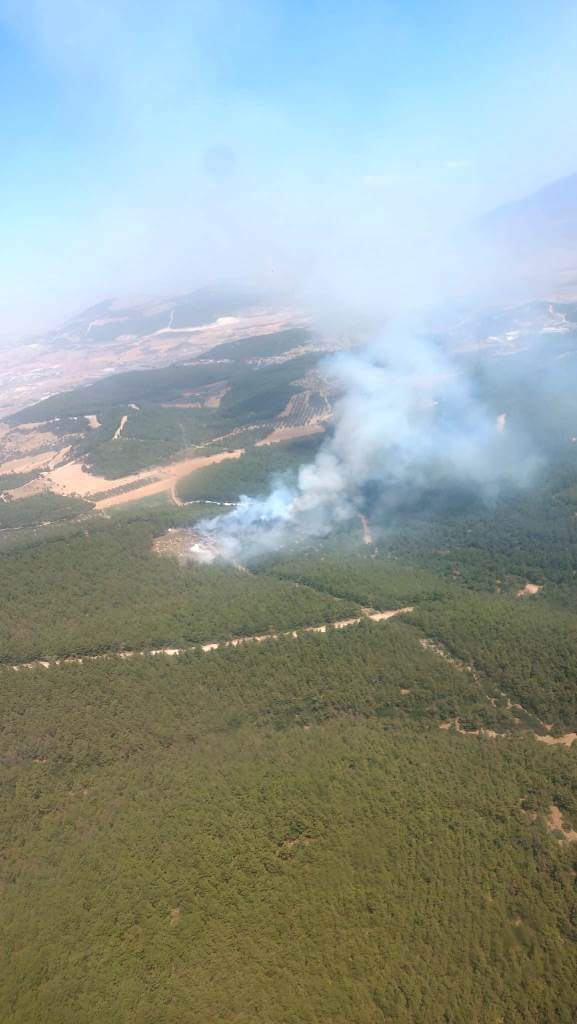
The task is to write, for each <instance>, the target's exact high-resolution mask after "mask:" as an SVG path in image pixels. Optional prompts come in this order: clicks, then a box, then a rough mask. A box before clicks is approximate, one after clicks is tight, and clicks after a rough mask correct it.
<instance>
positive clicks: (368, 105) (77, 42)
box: [0, 0, 577, 334]
mask: <svg viewBox="0 0 577 1024" xmlns="http://www.w3.org/2000/svg"><path fill="white" fill-rule="evenodd" d="M576 50H577V5H576V4H575V3H574V0H570V2H565V0H549V2H545V0H543V2H532V0H498V2H497V0H485V3H483V4H467V3H463V0H397V2H391V3H387V2H386V0H381V2H367V0H357V2H356V3H353V2H343V0H324V2H320V0H318V2H315V0H309V2H304V0H282V2H281V0H262V2H258V0H256V2H252V0H245V2H240V0H239V2H237V0H203V2H201V3H197V2H195V0H162V2H159V0H26V2H23V0H15V2H12V0H0V82H1V96H2V106H3V118H2V141H3V147H2V160H1V161H0V187H1V195H2V228H3V236H2V237H3V247H2V257H1V266H0V273H1V275H2V285H3V287H2V300H1V302H0V333H2V334H5V333H6V330H10V331H12V330H15V331H17V330H18V329H19V328H22V329H23V330H24V329H28V328H29V327H30V326H37V325H39V324H42V323H45V322H48V323H50V322H51V319H54V318H58V317H60V316H62V315H67V314H68V313H70V312H72V311H73V310H74V309H75V308H76V307H78V306H81V305H82V304H83V303H88V302H91V301H96V300H98V299H99V298H102V297H106V296H107V295H110V294H123V293H126V292H131V293H149V292H150V291H162V290H171V289H174V290H179V289H184V288H188V287H195V286H199V285H201V284H203V283H205V282H206V281H207V280H218V279H219V278H220V277H221V276H222V277H224V278H227V279H230V278H234V277H235V276H237V274H238V275H239V276H240V277H241V278H244V280H245V281H249V282H250V281H251V280H253V279H255V280H257V281H258V283H261V282H262V281H271V282H277V283H279V284H281V285H282V284H284V281H285V280H289V281H290V280H291V279H293V278H294V279H295V280H297V281H298V280H300V279H302V278H303V277H305V278H306V277H307V275H310V276H311V277H312V278H314V277H315V275H318V276H319V277H321V278H322V277H323V275H324V277H325V278H326V279H328V278H330V277H331V276H332V275H333V274H334V277H335V280H336V279H339V280H343V279H346V275H347V274H353V275H354V268H355V267H357V274H358V281H359V282H360V281H361V280H364V279H365V278H366V273H368V270H367V268H368V267H369V266H373V267H374V266H377V265H380V266H381V267H382V266H384V265H385V263H386V260H387V259H388V258H390V255H391V247H392V240H394V248H395V250H396V249H398V247H399V245H401V248H402V250H403V254H404V256H407V255H408V256H409V258H410V254H411V252H412V248H413V247H416V248H418V246H419V239H420V237H421V234H422V233H423V231H424V232H425V234H427V232H429V234H434V233H435V232H436V231H437V230H438V226H439V224H441V223H442V224H447V223H457V222H459V221H460V220H463V219H465V220H466V219H467V218H468V217H470V216H475V215H477V214H478V213H479V212H481V211H483V210H485V209H488V208H490V207H491V206H493V205H495V204H498V203H500V202H502V201H506V200H509V199H511V198H516V197H519V196H522V195H523V194H526V193H528V192H531V191H532V190H533V189H535V188H537V187H539V186H540V185H542V184H544V183H545V182H547V181H549V180H553V179H555V178H557V177H560V176H562V175H564V174H569V173H571V172H573V171H575V170H576V169H577V131H576V128H577V102H576V100H577V53H576ZM387 239H388V242H386V240H387ZM401 239H402V242H401ZM387 246H388V248H387ZM383 261H384V262H383ZM320 268H322V272H321V269H320ZM359 268H360V269H359Z"/></svg>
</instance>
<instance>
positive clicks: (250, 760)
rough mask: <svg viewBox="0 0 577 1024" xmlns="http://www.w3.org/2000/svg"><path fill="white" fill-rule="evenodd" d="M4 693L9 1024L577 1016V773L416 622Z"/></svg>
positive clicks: (20, 678)
mask: <svg viewBox="0 0 577 1024" xmlns="http://www.w3.org/2000/svg"><path fill="white" fill-rule="evenodd" d="M0 677H1V685H2V692H3V695H4V714H3V717H2V723H1V726H0V729H1V732H0V735H1V740H2V751H3V756H2V773H3V781H4V785H3V787H2V790H1V791H0V794H1V795H0V800H2V802H3V806H2V818H3V822H4V823H5V824H4V827H3V830H2V836H1V839H0V842H1V845H2V861H1V863H2V867H1V869H0V871H1V875H2V883H3V910H2V917H3V943H2V949H1V951H0V962H1V964H2V966H1V968H0V973H1V976H2V978H3V985H2V987H1V989H0V1016H1V1018H2V1020H3V1021H7V1022H10V1024H28V1022H29V1021H31V1020H43V1021H45V1022H46V1024H52V1022H54V1024H92V1022H96V1021H102V1020H107V1021H111V1022H116V1021H117V1022H128V1021H131V1022H132V1021H138V1022H141V1024H154V1022H158V1021H162V1022H163V1024H164V1022H166V1024H171V1022H174V1024H177V1022H180V1021H182V1020H191V1021H194V1020H198V1021H199V1022H200V1021H207V1020H214V1021H217V1020H218V1021H222V1022H231V1024H233V1022H234V1024H238V1022H242V1024H254V1022H256V1021H262V1022H263V1024H264V1022H267V1024H269V1022H271V1021H274V1022H279V1024H285V1022H286V1024H296V1022H299V1024H301V1022H302V1024H318V1022H319V1021H326V1022H327V1024H328V1022H331V1024H350V1021H351V1020H354V1021H355V1022H358V1024H377V1022H381V1021H383V1020H386V1019H390V1020H394V1021H399V1022H402V1024H413V1022H414V1021H416V1020H422V1021H427V1022H431V1024H445V1022H446V1021H451V1022H454V1024H468V1022H470V1021H471V1020H474V1021H475V1022H479V1024H498V1022H499V1021H503V1020H507V1021H508V1022H512V1024H527V1022H534V1024H537V1022H542V1021H545V1020H546V1021H549V1020H551V1021H552V1020H556V1021H560V1022H564V1024H571V1022H572V1021H573V1020H574V1019H575V1015H576V1013H577V996H576V990H575V986H574V979H575V972H576V970H577V953H576V950H577V942H576V939H577V933H576V931H575V920H576V911H577V906H576V900H575V870H576V869H577V854H576V844H572V843H570V842H567V841H566V840H564V838H563V835H562V834H561V833H559V832H552V831H551V830H550V827H549V826H548V816H549V813H550V807H551V806H555V807H557V808H559V809H560V811H561V812H562V814H563V816H564V821H565V823H566V825H567V827H569V825H571V826H572V827H573V828H575V827H576V826H577V804H576V801H575V782H576V772H577V764H576V761H575V754H574V752H573V751H571V750H567V749H564V748H561V749H558V748H556V749H553V750H552V749H550V748H545V747H543V746H542V745H541V744H539V743H537V742H536V741H535V739H534V738H533V737H531V736H527V735H523V734H521V733H518V734H513V735H512V736H511V737H510V738H509V739H500V740H492V739H488V738H484V737H482V736H473V737H467V736H462V735H458V734H455V733H450V732H446V731H442V730H440V729H439V727H438V726H439V722H440V721H442V720H444V719H445V717H452V716H454V715H456V714H459V715H461V716H462V717H463V718H466V717H467V716H468V714H469V713H473V714H474V709H475V707H476V706H477V705H478V704H479V703H480V694H479V692H478V687H477V684H476V683H475V681H474V680H473V679H472V678H471V677H467V676H466V675H464V674H463V673H462V672H460V671H458V670H457V669H456V668H454V667H453V666H451V665H450V664H448V663H446V662H445V661H444V660H443V659H440V658H437V657H435V656H434V655H432V654H430V653H428V652H426V651H423V650H422V649H420V648H419V646H418V645H416V644H415V643H414V641H413V638H412V636H411V633H410V630H408V629H407V627H402V626H401V625H398V624H393V623H389V624H388V625H386V626H379V625H373V626H371V625H366V626H364V627H362V628H361V627H359V628H358V629H356V630H353V631H352V632H349V633H346V632H338V631H335V632H333V633H331V634H327V635H325V636H315V635H311V636H310V637H308V638H305V639H303V640H302V641H295V640H290V639H289V640H286V641H280V642H277V643H274V642H273V643H270V644H268V645H263V646H254V647H250V648H249V647H247V648H245V649H242V650H240V651H233V650H231V651H227V652H223V653H220V652H214V653H213V654H210V655H187V656H181V657H178V658H167V657H161V658H156V659H144V660H141V661H139V662H137V663H136V662H116V663H110V662H102V663H92V664H90V663H87V664H85V665H82V666H79V665H63V666H61V667H60V668H53V669H47V670H45V669H41V668H38V669H31V670H21V671H20V673H14V672H13V671H10V670H0ZM504 714H506V712H504Z"/></svg>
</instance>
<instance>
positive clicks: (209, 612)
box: [0, 522, 356, 662]
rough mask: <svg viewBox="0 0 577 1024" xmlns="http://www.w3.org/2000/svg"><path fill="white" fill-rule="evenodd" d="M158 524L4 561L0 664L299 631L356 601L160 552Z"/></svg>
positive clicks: (339, 614) (58, 543)
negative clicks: (188, 562)
mask: <svg viewBox="0 0 577 1024" xmlns="http://www.w3.org/2000/svg"><path fill="white" fill-rule="evenodd" d="M154 533H155V531H154V527H153V526H152V525H151V524H149V523H146V522H142V523H139V522H135V523H120V524H114V525H110V526H108V527H107V528H99V529H95V530H91V531H89V532H87V533H83V532H80V533H78V534H76V535H75V536H70V537H68V538H66V539H63V540H54V541H53V542H52V543H45V544H41V545H39V546H36V547H31V548H24V549H20V550H17V551H14V552H8V553H6V554H5V555H3V556H2V561H1V571H2V585H3V593H4V601H3V606H2V613H1V616H0V660H2V661H8V662H18V661H29V660H32V659H34V658H47V657H48V658H49V657H54V656H66V655H74V654H81V655H82V654H98V653H102V652H104V651H110V650H133V649H136V650H139V649H141V648H142V649H150V648H158V647H164V646H173V645H174V646H178V645H179V644H194V643H198V642H203V641H204V642H205V641H212V640H220V639H229V638H230V637H231V636H242V635H245V634H247V633H248V634H253V633H259V632H268V631H270V630H272V631H274V630H277V629H293V628H295V627H296V626H301V625H306V624H308V623H311V622H312V623H320V622H325V621H328V620H331V619H336V618H343V617H345V616H347V615H350V614H355V613H356V606H355V605H352V604H351V602H345V601H341V600H339V599H338V598H333V597H331V596H329V595H323V594H318V593H316V591H314V590H311V589H309V588H306V587H298V586H296V585H295V584H292V583H289V582H286V583H285V582H284V581H282V580H275V579H272V578H270V579H269V578H266V577H262V576H254V575H252V574H249V573H247V572H242V571H240V570H238V569H233V568H228V567H222V568H214V567H206V566H200V565H196V564H194V565H191V566H190V567H187V568H184V567H182V566H179V565H178V564H177V562H176V561H173V560H172V559H168V558H165V557H161V556H159V555H157V554H156V553H155V552H154V551H153V550H152V544H153V540H154Z"/></svg>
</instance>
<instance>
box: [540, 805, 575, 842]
mask: <svg viewBox="0 0 577 1024" xmlns="http://www.w3.org/2000/svg"><path fill="white" fill-rule="evenodd" d="M547 828H549V829H550V831H551V832H562V833H563V840H564V841H565V842H567V843H575V842H577V832H576V831H575V830H574V829H571V828H567V826H566V825H565V822H564V821H563V814H562V811H561V809H560V808H559V807H557V805H556V804H551V806H550V808H549V814H548V815H547Z"/></svg>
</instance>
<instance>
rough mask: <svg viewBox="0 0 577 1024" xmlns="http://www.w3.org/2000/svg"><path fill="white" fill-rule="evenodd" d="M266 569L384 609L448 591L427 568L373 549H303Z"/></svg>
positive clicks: (284, 577) (440, 594)
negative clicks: (406, 562)
mask: <svg viewBox="0 0 577 1024" xmlns="http://www.w3.org/2000/svg"><path fill="white" fill-rule="evenodd" d="M266 572H267V573H273V574H274V575H275V576H280V577H281V578H282V579H291V580H297V581H298V582H299V583H305V584H308V585H309V586H311V587H314V588H315V589H316V590H321V591H323V592H324V593H329V594H337V595H338V596H339V597H343V598H347V599H348V600H351V601H358V602H359V604H362V605H365V606H368V607H370V608H378V609H383V610H386V609H388V608H402V607H404V606H405V605H409V604H413V603H414V602H416V601H432V600H436V599H438V598H440V597H442V596H445V595H446V594H447V592H448V589H447V584H446V583H445V582H444V581H443V580H442V579H440V578H439V577H438V576H437V575H435V574H434V573H432V572H431V571H430V570H427V569H421V568H418V567H414V566H407V565H406V564H405V565H403V564H402V563H399V561H398V559H394V558H391V557H390V556H387V555H385V556H378V555H377V554H375V553H374V552H373V553H371V554H368V553H367V554H362V553H358V552H357V553H355V554H352V553H349V554H348V555H347V554H342V553H341V554H340V555H339V554H338V553H337V552H336V551H334V549H333V551H332V552H331V551H327V552H326V553H315V552H306V553H305V554H297V555H295V556H293V557H292V558H290V559H286V560H280V561H276V562H274V563H273V564H272V565H270V564H269V565H267V566H266Z"/></svg>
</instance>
